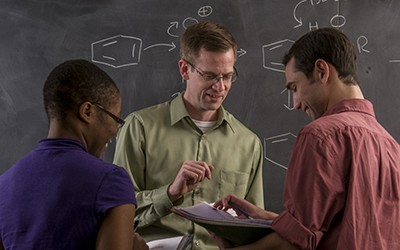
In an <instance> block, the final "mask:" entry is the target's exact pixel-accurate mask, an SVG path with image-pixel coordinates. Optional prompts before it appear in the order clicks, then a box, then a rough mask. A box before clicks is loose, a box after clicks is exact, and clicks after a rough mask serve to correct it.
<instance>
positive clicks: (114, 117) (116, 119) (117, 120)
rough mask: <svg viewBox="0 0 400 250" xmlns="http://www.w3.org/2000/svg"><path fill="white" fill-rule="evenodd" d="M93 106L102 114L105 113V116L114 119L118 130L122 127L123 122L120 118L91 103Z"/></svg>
mask: <svg viewBox="0 0 400 250" xmlns="http://www.w3.org/2000/svg"><path fill="white" fill-rule="evenodd" d="M93 104H94V105H96V107H98V108H99V109H100V110H101V111H103V112H104V113H106V114H107V115H109V116H110V117H111V118H113V119H114V121H116V122H117V123H118V124H117V127H118V129H120V128H122V126H124V124H125V121H124V120H122V119H121V118H119V117H118V116H116V115H114V114H113V113H111V112H110V111H108V110H107V109H105V108H104V107H103V106H102V105H100V104H98V103H93Z"/></svg>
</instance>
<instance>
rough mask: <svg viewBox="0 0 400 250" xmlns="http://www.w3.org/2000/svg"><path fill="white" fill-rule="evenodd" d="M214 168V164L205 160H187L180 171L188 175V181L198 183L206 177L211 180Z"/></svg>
mask: <svg viewBox="0 0 400 250" xmlns="http://www.w3.org/2000/svg"><path fill="white" fill-rule="evenodd" d="M213 170H214V166H212V165H208V164H207V163H205V162H204V161H185V162H184V163H183V165H182V168H181V171H180V172H182V174H184V175H185V176H186V180H187V181H188V183H193V184H196V183H199V182H202V181H203V180H204V179H205V178H207V179H209V180H210V179H211V178H212V171H213Z"/></svg>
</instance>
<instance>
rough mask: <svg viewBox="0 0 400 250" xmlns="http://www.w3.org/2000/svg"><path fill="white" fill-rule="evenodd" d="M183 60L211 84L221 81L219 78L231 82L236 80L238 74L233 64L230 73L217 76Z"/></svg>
mask: <svg viewBox="0 0 400 250" xmlns="http://www.w3.org/2000/svg"><path fill="white" fill-rule="evenodd" d="M184 61H185V62H186V63H187V64H189V65H190V66H191V67H192V68H193V69H194V70H196V72H197V73H198V74H199V75H201V76H202V77H203V79H204V80H205V81H206V82H210V83H213V84H214V83H217V82H219V81H221V79H222V81H223V82H226V83H233V82H235V81H236V80H237V78H238V76H239V74H238V72H237V69H236V67H235V66H233V72H232V73H229V74H226V75H222V76H219V75H217V74H213V73H205V72H204V71H203V70H202V69H200V68H199V67H197V66H196V65H194V64H193V63H191V62H189V61H187V60H184Z"/></svg>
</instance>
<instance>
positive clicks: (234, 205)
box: [228, 201, 254, 220]
mask: <svg viewBox="0 0 400 250" xmlns="http://www.w3.org/2000/svg"><path fill="white" fill-rule="evenodd" d="M228 205H229V206H231V207H232V208H233V209H235V210H237V211H239V213H241V214H243V215H244V216H246V217H247V218H248V219H250V220H253V219H254V218H253V217H251V216H250V215H249V214H248V213H247V212H245V211H243V209H241V208H240V207H239V206H238V205H236V204H235V203H233V202H232V201H228Z"/></svg>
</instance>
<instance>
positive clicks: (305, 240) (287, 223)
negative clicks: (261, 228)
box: [272, 211, 323, 249]
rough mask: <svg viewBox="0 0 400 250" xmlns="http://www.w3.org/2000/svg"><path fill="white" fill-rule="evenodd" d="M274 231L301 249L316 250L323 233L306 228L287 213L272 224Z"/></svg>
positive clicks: (283, 213) (280, 215) (282, 214)
mask: <svg viewBox="0 0 400 250" xmlns="http://www.w3.org/2000/svg"><path fill="white" fill-rule="evenodd" d="M272 229H273V230H274V231H275V232H276V233H278V234H279V236H281V237H282V238H283V239H285V240H287V241H289V242H290V243H292V244H294V245H296V246H298V247H300V248H301V249H316V247H317V245H318V243H319V241H320V240H321V238H322V236H323V233H322V232H320V231H316V232H313V231H311V230H309V229H308V228H306V227H305V226H304V225H303V224H302V223H301V222H300V221H299V220H297V218H295V217H294V216H293V215H292V214H290V213H288V212H287V211H284V212H282V213H281V214H279V216H278V217H276V218H275V219H274V221H273V222H272Z"/></svg>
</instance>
